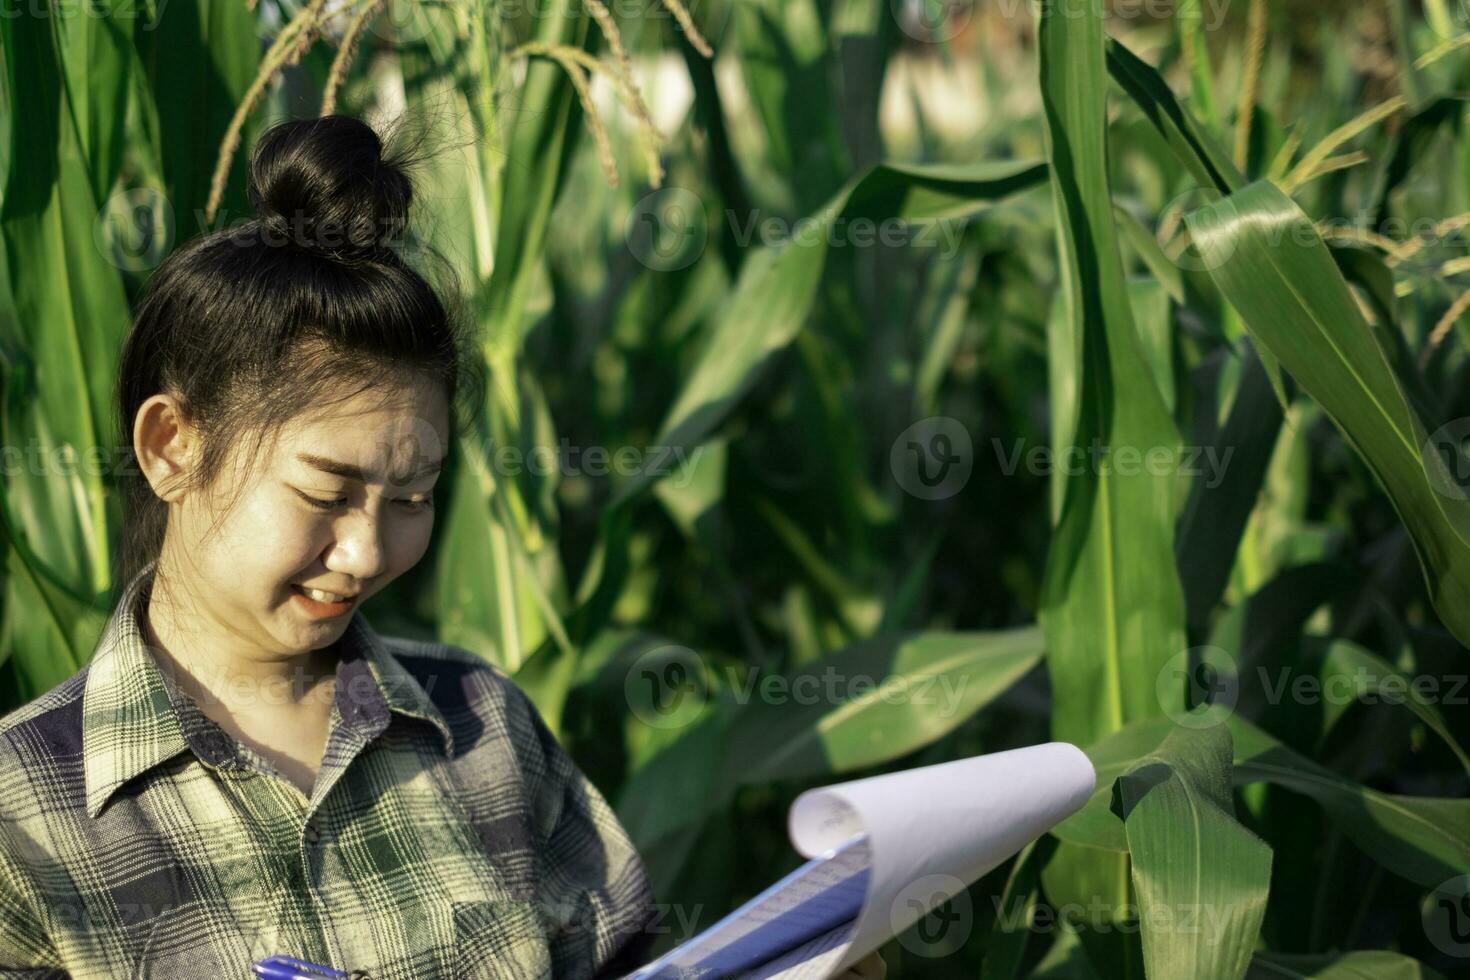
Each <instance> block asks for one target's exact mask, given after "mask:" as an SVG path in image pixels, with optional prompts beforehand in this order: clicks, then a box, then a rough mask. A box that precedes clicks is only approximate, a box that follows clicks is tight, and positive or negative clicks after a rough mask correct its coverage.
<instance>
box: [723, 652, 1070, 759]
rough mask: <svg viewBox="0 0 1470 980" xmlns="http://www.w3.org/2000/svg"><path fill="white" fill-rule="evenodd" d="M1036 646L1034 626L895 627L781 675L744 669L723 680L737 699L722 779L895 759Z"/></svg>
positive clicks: (964, 710) (1011, 675) (1003, 680)
mask: <svg viewBox="0 0 1470 980" xmlns="http://www.w3.org/2000/svg"><path fill="white" fill-rule="evenodd" d="M1041 654H1042V640H1041V631H1040V630H1039V629H1037V628H1036V627H1025V628H1022V629H1014V630H1004V631H999V632H994V633H938V632H931V633H895V634H887V635H880V636H876V637H873V638H872V639H868V640H863V641H860V642H858V643H855V644H853V645H852V646H849V647H846V648H844V649H842V650H839V651H838V652H836V653H833V654H829V655H828V656H826V657H823V658H821V659H820V660H817V661H813V662H811V663H808V664H805V665H803V666H802V667H801V668H800V669H798V670H795V671H792V672H790V673H787V674H784V675H761V674H760V673H759V672H758V671H751V673H750V674H749V675H748V676H747V677H746V678H744V679H743V680H744V684H742V679H739V678H737V679H734V680H733V681H732V684H731V686H732V687H733V688H735V690H736V695H737V697H738V698H739V699H740V700H741V702H743V703H744V705H745V708H744V710H743V711H742V712H741V713H740V716H739V717H738V718H737V719H736V721H735V723H734V725H733V727H732V729H731V736H730V737H731V747H730V755H729V757H730V759H731V760H732V763H733V764H734V765H736V766H738V771H735V772H732V774H731V778H733V779H735V780H737V781H739V782H741V783H764V782H770V781H772V780H777V779H805V778H809V777H814V776H826V775H834V774H838V773H844V772H851V771H853V770H856V769H863V768H866V767H869V766H875V765H880V764H882V763H884V762H889V761H892V760H894V759H898V758H901V757H902V756H905V755H907V754H909V753H910V752H913V751H915V750H917V749H920V748H922V747H924V746H926V745H929V744H931V743H932V742H934V741H935V740H937V739H939V738H940V737H942V736H944V735H946V734H948V733H949V732H951V731H953V730H954V729H955V728H956V727H957V726H959V725H960V724H961V723H963V722H964V721H965V720H966V719H968V718H970V717H971V716H973V715H974V714H975V712H977V711H979V710H980V709H981V708H983V707H984V706H985V705H987V704H989V703H990V702H991V701H993V700H995V699H996V698H997V697H999V696H1000V695H1001V694H1003V693H1004V692H1005V691H1006V690H1008V689H1009V688H1010V687H1011V686H1012V685H1013V684H1015V683H1016V681H1018V680H1020V679H1021V677H1023V676H1024V675H1025V674H1026V673H1027V672H1028V671H1030V670H1031V669H1032V668H1033V667H1035V666H1036V665H1037V663H1039V662H1040V660H1041ZM767 682H770V685H769V688H768V687H767V686H766V685H767Z"/></svg>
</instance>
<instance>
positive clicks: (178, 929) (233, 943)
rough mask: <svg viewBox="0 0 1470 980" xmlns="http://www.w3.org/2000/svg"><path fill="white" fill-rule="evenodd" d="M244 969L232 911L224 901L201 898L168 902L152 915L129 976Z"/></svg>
mask: <svg viewBox="0 0 1470 980" xmlns="http://www.w3.org/2000/svg"><path fill="white" fill-rule="evenodd" d="M249 970H250V958H249V955H248V951H247V950H246V949H245V946H244V942H243V939H242V937H241V936H240V932H239V928H238V926H237V925H236V922H235V917H234V914H233V913H232V912H231V911H230V909H229V907H228V906H227V905H226V904H225V903H224V902H221V901H214V900H204V901H194V902H189V903H188V904H185V905H174V906H170V907H169V908H167V909H165V910H164V911H163V912H161V913H159V914H158V915H157V916H156V917H155V919H154V921H153V923H152V925H151V926H150V927H148V934H147V939H146V940H145V941H144V943H143V947H142V952H141V953H140V954H139V955H138V956H137V957H136V958H135V959H134V961H133V971H132V974H131V977H132V980H151V978H160V980H162V978H165V977H166V978H170V980H174V978H178V977H233V976H248V975H249ZM242 971H244V972H242Z"/></svg>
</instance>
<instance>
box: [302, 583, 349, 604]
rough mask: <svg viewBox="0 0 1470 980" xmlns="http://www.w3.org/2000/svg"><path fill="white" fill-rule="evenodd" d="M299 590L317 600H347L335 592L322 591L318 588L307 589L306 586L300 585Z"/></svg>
mask: <svg viewBox="0 0 1470 980" xmlns="http://www.w3.org/2000/svg"><path fill="white" fill-rule="evenodd" d="M301 591H302V592H305V593H306V594H307V595H308V596H309V597H311V598H313V599H315V600H316V601H317V602H346V601H347V597H346V596H342V595H337V594H335V593H333V592H323V591H322V590H320V589H308V588H307V587H306V586H302V587H301Z"/></svg>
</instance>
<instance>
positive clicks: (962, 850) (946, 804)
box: [778, 742, 1097, 977]
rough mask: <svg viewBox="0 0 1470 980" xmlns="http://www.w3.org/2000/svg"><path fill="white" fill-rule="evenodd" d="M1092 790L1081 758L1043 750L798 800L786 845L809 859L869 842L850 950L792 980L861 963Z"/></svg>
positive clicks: (856, 783) (875, 780)
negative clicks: (859, 840)
mask: <svg viewBox="0 0 1470 980" xmlns="http://www.w3.org/2000/svg"><path fill="white" fill-rule="evenodd" d="M1096 784H1097V772H1096V770H1095V769H1094V768H1093V766H1092V761H1091V760H1090V759H1088V758H1087V754H1086V753H1084V752H1083V751H1082V750H1081V749H1080V748H1078V747H1077V746H1075V745H1072V744H1070V743H1068V742H1047V743H1045V744H1042V745H1032V746H1027V747H1025V748H1019V749H1011V750H1009V751H1006V752H994V753H990V754H988V755H978V756H973V757H971V758H968V759H958V760H956V761H953V762H944V763H940V764H938V765H933V766H924V767H922V768H918V769H909V770H905V771H903V772H895V773H886V774H883V775H880V776H870V777H868V778H866V779H858V780H853V781H851V782H847V783H838V784H835V785H832V786H825V787H822V788H820V789H814V790H808V791H807V792H805V793H802V794H801V795H800V796H798V797H797V798H796V800H795V802H793V803H792V805H791V810H790V812H789V813H788V816H787V833H788V836H789V837H790V839H791V844H792V846H793V847H794V848H795V849H796V850H797V851H798V852H799V853H800V854H801V855H802V856H804V857H807V858H812V857H817V856H819V855H821V854H823V853H825V852H827V851H830V850H831V849H832V848H834V847H837V846H838V845H840V844H842V843H844V842H845V841H848V840H850V839H852V838H853V837H855V836H858V835H861V834H866V835H867V837H868V845H869V848H870V851H871V854H872V873H871V875H870V877H869V880H868V890H867V897H866V899H865V900H864V902H863V907H862V911H861V912H860V913H859V915H858V918H857V921H856V924H855V926H854V928H853V929H852V930H851V931H850V932H849V933H848V936H847V939H846V941H845V942H844V943H842V944H841V945H838V946H835V947H834V948H833V949H831V950H828V951H827V952H824V953H821V954H819V955H818V956H816V957H814V958H813V959H811V960H809V961H808V962H807V963H805V964H803V966H802V968H800V969H799V970H795V971H792V973H791V975H792V976H793V977H794V976H797V975H799V976H802V977H816V976H822V977H830V976H834V975H836V974H838V973H840V972H842V971H843V970H845V969H847V968H848V967H850V966H852V965H853V964H855V963H857V962H858V961H860V960H861V959H862V958H863V957H865V956H867V955H868V954H869V953H871V952H872V951H873V950H875V949H877V948H879V947H880V946H882V945H883V944H884V943H886V942H887V941H888V939H889V938H891V937H893V936H895V935H897V934H899V933H900V932H902V931H903V930H905V929H907V928H908V927H909V926H911V925H913V924H914V923H915V922H917V921H918V920H919V919H921V918H923V917H924V916H925V915H928V914H929V912H931V911H933V909H935V908H936V907H938V906H940V905H942V904H943V903H944V902H946V901H948V900H949V899H950V898H951V897H952V896H954V895H955V894H957V893H958V892H960V891H963V890H964V889H965V888H968V887H969V885H970V884H971V883H973V882H974V881H976V880H977V879H978V878H980V877H981V876H982V875H984V874H986V873H987V872H989V871H991V870H994V869H995V868H996V867H998V866H999V865H1000V864H1001V863H1002V862H1004V861H1005V860H1006V859H1008V858H1009V857H1011V856H1012V855H1013V854H1015V853H1016V852H1018V851H1019V850H1021V848H1023V847H1025V846H1026V845H1027V844H1028V843H1030V842H1031V841H1033V840H1035V839H1037V838H1038V837H1040V836H1041V835H1042V834H1044V833H1046V832H1047V831H1048V830H1050V829H1051V828H1052V827H1054V826H1055V825H1056V824H1058V823H1060V822H1061V821H1062V820H1064V819H1066V818H1067V817H1068V816H1070V815H1071V814H1073V813H1075V812H1076V811H1077V810H1079V809H1081V807H1082V805H1083V804H1085V803H1086V802H1087V800H1088V798H1089V797H1090V796H1091V795H1092V791H1093V789H1094V788H1095V786H1096ZM921 881H922V882H923V886H922V887H919V888H918V890H917V891H915V888H914V887H911V886H915V885H916V883H918V882H921ZM778 975H779V974H778Z"/></svg>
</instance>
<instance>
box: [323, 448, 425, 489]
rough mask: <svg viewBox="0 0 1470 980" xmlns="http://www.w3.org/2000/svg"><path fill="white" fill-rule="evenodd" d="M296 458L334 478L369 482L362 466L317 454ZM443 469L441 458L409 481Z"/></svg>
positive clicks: (417, 471)
mask: <svg viewBox="0 0 1470 980" xmlns="http://www.w3.org/2000/svg"><path fill="white" fill-rule="evenodd" d="M296 458H297V459H298V460H300V461H301V462H303V463H305V464H306V465H307V466H310V467H312V468H314V469H318V470H321V471H322V472H323V473H330V474H332V475H333V476H340V477H342V478H344V479H347V480H356V481H357V482H358V483H366V482H367V476H366V474H364V473H363V471H362V467H360V466H354V465H352V464H351V463H342V462H338V461H337V460H335V459H330V458H328V457H326V456H318V455H316V454H315V453H297V454H296ZM443 468H444V460H443V459H442V458H440V459H437V460H435V461H434V462H432V463H428V464H425V465H424V466H421V467H419V468H418V469H417V470H415V471H414V473H413V475H412V476H411V477H409V479H411V480H414V479H418V478H419V477H421V476H426V475H428V474H430V473H438V472H439V471H440V470H441V469H443Z"/></svg>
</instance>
